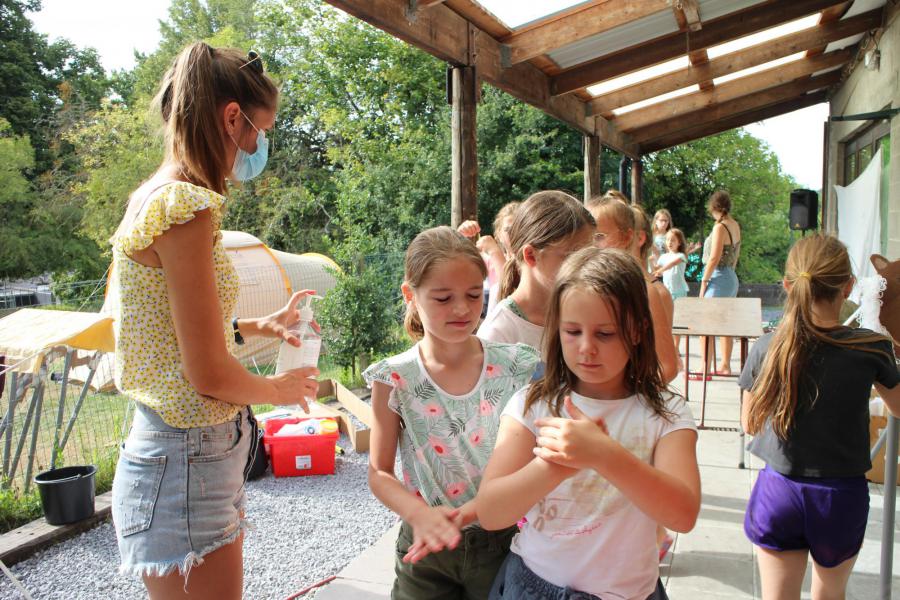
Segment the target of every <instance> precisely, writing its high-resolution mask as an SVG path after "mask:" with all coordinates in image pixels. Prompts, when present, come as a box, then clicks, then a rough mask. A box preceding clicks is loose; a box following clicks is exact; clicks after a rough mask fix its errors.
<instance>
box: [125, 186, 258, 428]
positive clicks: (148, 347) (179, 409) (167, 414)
mask: <svg viewBox="0 0 900 600" xmlns="http://www.w3.org/2000/svg"><path fill="white" fill-rule="evenodd" d="M224 203H225V197H224V196H222V195H220V194H217V193H215V192H213V191H211V190H208V189H206V188H203V187H200V186H197V185H193V184H190V183H186V182H181V181H178V182H173V183H169V184H166V185H164V186H162V187H160V188H159V189H157V190H156V191H154V192H152V193H151V194H150V195H149V196H148V197H147V201H146V206H144V207H143V208H142V209H141V211H140V212H139V214H138V215H137V217H136V218H135V219H134V222H133V223H132V224H131V225H130V226H129V227H128V229H127V230H126V231H123V232H119V234H118V235H117V236H116V237H115V238H114V239H113V240H112V242H113V267H112V272H111V273H110V281H109V293H110V294H112V295H113V296H114V297H115V298H117V301H116V302H114V303H113V306H114V307H115V308H114V314H113V318H114V319H115V320H114V324H113V329H114V331H115V335H116V354H115V357H116V362H115V364H116V371H115V380H116V387H117V388H118V389H119V391H120V392H122V393H123V394H125V395H126V396H128V397H129V398H132V399H133V400H136V401H137V402H140V403H141V404H144V405H145V406H148V407H149V408H152V409H153V410H155V411H156V412H158V413H159V415H160V416H161V417H162V419H163V421H165V422H166V424H167V425H171V426H172V427H179V428H188V427H205V426H208V425H218V424H220V423H225V422H227V421H230V420H231V419H233V418H234V417H235V416H236V415H237V413H238V411H240V409H241V407H240V406H238V405H236V404H229V403H227V402H221V401H219V400H215V399H213V398H209V397H207V396H203V395H202V394H200V393H199V392H198V391H197V390H196V389H194V387H193V386H192V385H191V384H190V382H189V381H188V380H187V377H185V375H184V365H183V363H182V360H181V351H180V350H179V348H178V339H177V338H176V337H175V322H174V320H173V318H172V311H171V309H170V308H169V294H168V290H167V288H166V277H165V273H164V272H163V270H162V269H161V268H156V267H148V266H145V265H142V264H141V263H138V262H136V261H134V260H132V259H131V258H130V255H131V254H133V253H134V252H137V251H138V250H143V249H145V248H147V247H148V246H150V244H152V243H153V240H154V239H155V238H156V237H157V236H159V235H162V233H163V232H164V231H166V230H167V229H169V228H170V227H171V226H172V225H177V224H182V223H187V222H188V221H190V220H192V219H193V218H194V216H195V215H196V213H197V212H199V211H201V210H209V212H210V215H211V217H212V223H213V231H214V232H215V235H214V236H212V237H210V240H209V243H210V245H211V246H212V256H213V263H214V267H215V276H216V292H217V295H218V298H219V307H220V308H221V311H222V336H223V337H224V338H225V344H226V345H227V347H228V350H229V351H230V352H231V353H232V354H233V353H234V350H235V346H234V335H233V333H232V325H231V317H232V312H233V310H234V305H235V303H236V302H237V296H238V288H239V286H240V281H239V280H238V276H237V272H236V271H235V269H234V266H233V265H232V264H231V259H230V258H228V255H227V254H226V253H225V248H224V246H223V245H222V234H221V232H220V231H219V227H220V225H221V222H222V207H223V204H224Z"/></svg>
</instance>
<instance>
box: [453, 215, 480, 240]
mask: <svg viewBox="0 0 900 600" xmlns="http://www.w3.org/2000/svg"><path fill="white" fill-rule="evenodd" d="M456 231H458V232H459V233H461V234H462V236H463V237H465V238H469V239H470V240H471V239H475V238H477V237H478V234H479V233H481V225H479V224H478V221H472V220H469V221H463V222H462V223H461V224H460V225H459V227H457V228H456Z"/></svg>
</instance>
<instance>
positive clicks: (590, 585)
mask: <svg viewBox="0 0 900 600" xmlns="http://www.w3.org/2000/svg"><path fill="white" fill-rule="evenodd" d="M650 320H651V317H650V308H649V305H648V300H647V285H646V283H645V281H644V276H643V273H642V270H641V268H640V266H639V265H638V263H637V262H636V261H635V259H634V258H633V257H631V256H629V255H627V254H626V253H624V252H621V251H617V250H599V249H596V248H587V249H584V250H581V251H580V252H578V253H577V254H575V255H573V256H572V257H571V258H569V259H568V260H567V261H566V262H565V264H564V265H563V267H562V269H561V271H560V274H559V278H558V279H557V281H556V286H555V288H554V291H553V294H552V297H551V300H550V306H549V309H548V313H547V336H546V346H545V352H546V361H547V363H546V373H545V376H544V378H543V379H541V380H539V381H537V382H536V383H534V384H532V385H530V386H529V387H528V388H526V389H524V390H522V391H520V392H518V393H517V394H516V395H514V396H513V398H512V399H511V400H510V402H509V404H508V405H507V407H506V410H505V411H504V413H503V418H502V419H501V423H500V433H499V434H498V438H497V445H496V447H495V448H494V453H493V455H492V456H491V460H490V462H489V463H488V466H487V469H486V470H485V473H484V477H483V479H482V484H481V489H480V490H479V492H478V497H477V498H476V510H477V514H478V519H479V520H480V522H481V525H482V526H483V527H485V528H487V529H500V528H504V527H508V526H509V525H511V524H513V523H515V522H516V521H518V520H519V519H520V518H521V517H522V516H523V515H525V516H526V520H527V522H526V523H525V525H524V526H523V527H522V529H521V531H520V532H519V533H518V534H517V535H516V537H515V538H514V539H513V542H512V547H511V550H512V552H511V553H510V555H509V556H508V557H507V559H506V561H505V562H504V566H503V567H502V568H501V570H500V573H498V575H497V579H496V580H495V582H494V587H493V588H492V590H491V596H490V597H491V598H515V599H517V600H519V599H526V600H527V599H538V598H568V597H569V595H570V594H572V593H573V592H575V591H578V592H581V593H582V594H588V595H589V596H586V597H589V598H592V597H594V596H599V597H601V598H627V599H635V600H644V599H654V600H656V599H660V598H665V597H666V595H665V591H664V590H663V588H662V584H661V583H660V581H659V563H658V557H657V547H656V524H657V523H659V524H661V525H663V526H665V527H667V528H669V529H673V530H675V531H680V532H687V531H690V530H691V529H692V528H693V526H694V523H695V521H696V519H697V513H698V512H699V510H700V475H699V472H698V468H697V458H696V452H695V446H696V442H697V433H696V428H695V425H694V420H693V417H692V415H691V412H690V409H689V408H688V406H687V404H686V403H685V402H684V400H683V399H682V398H680V397H677V396H674V395H673V394H672V393H670V392H668V391H667V389H666V386H665V384H664V383H663V379H662V375H661V373H660V366H659V362H658V361H657V358H656V352H655V350H654V347H655V346H654V339H653V328H652V327H650V326H649V325H650ZM580 597H583V596H579V598H580Z"/></svg>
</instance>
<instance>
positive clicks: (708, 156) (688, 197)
mask: <svg viewBox="0 0 900 600" xmlns="http://www.w3.org/2000/svg"><path fill="white" fill-rule="evenodd" d="M644 177H645V184H644V192H645V194H644V195H645V199H646V200H645V201H646V204H647V207H648V212H650V213H651V215H652V213H653V212H654V211H655V210H657V209H659V208H667V209H669V211H670V212H671V213H672V220H673V222H674V223H675V225H676V226H677V227H679V228H681V229H683V230H684V232H685V235H686V236H687V237H688V238H689V239H698V240H702V239H703V238H704V237H705V235H706V234H707V233H708V232H709V231H710V228H711V226H712V220H711V219H710V217H709V216H708V215H707V214H706V201H707V199H708V198H709V195H710V194H712V193H713V192H714V191H716V190H717V189H725V190H727V191H728V192H729V194H730V195H731V200H732V204H733V209H732V212H733V214H734V216H735V218H736V219H737V220H738V221H739V222H740V223H741V226H742V235H743V242H742V243H741V258H740V261H739V262H738V268H737V271H738V277H739V278H740V280H741V281H744V282H748V283H771V282H775V281H779V280H780V279H781V276H782V273H783V269H784V261H785V259H786V257H787V251H788V248H789V247H790V244H791V237H790V230H789V229H788V219H787V212H786V211H785V210H784V207H785V205H786V204H785V202H786V199H787V198H788V197H789V195H790V191H791V190H792V189H793V188H794V187H796V184H795V182H794V181H793V179H791V178H790V177H789V176H788V175H785V174H784V173H783V172H782V171H781V167H780V165H779V163H778V158H777V157H776V156H775V155H774V154H772V152H771V151H770V150H769V149H768V147H767V146H766V144H765V143H764V142H762V141H761V140H759V139H757V138H755V137H753V136H752V135H750V134H749V133H747V132H746V131H744V130H743V129H734V130H731V131H727V132H725V133H721V134H719V135H716V136H712V137H708V138H703V139H700V140H696V141H694V142H690V143H688V144H683V145H681V146H676V147H674V148H669V149H667V150H662V151H660V152H656V153H654V154H651V155H649V156H647V157H646V158H645V161H644Z"/></svg>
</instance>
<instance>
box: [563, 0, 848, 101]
mask: <svg viewBox="0 0 900 600" xmlns="http://www.w3.org/2000/svg"><path fill="white" fill-rule="evenodd" d="M836 4H839V1H838V0H791V1H790V2H782V1H778V2H766V3H764V4H759V5H755V6H751V7H750V8H747V9H745V10H742V11H738V12H734V13H730V14H728V15H725V16H722V17H719V18H718V19H714V20H712V21H706V22H704V23H703V28H702V29H701V30H699V31H697V32H692V33H690V34H685V33H681V32H678V33H673V34H670V35H667V36H663V37H660V38H656V39H654V40H650V41H648V42H646V43H643V44H640V45H637V46H631V47H629V48H625V49H623V50H620V51H619V52H615V53H613V54H609V55H606V56H601V57H599V58H597V59H594V60H592V61H589V62H586V63H584V64H581V65H579V66H577V67H572V68H570V69H566V70H565V71H563V72H561V73H559V74H558V75H556V76H554V77H553V80H552V86H551V87H552V92H553V93H554V94H568V93H570V92H574V91H575V90H578V89H580V88H583V87H585V86H588V85H591V84H594V83H598V82H601V81H605V80H607V79H611V78H613V77H617V76H619V75H624V74H626V73H631V72H632V71H637V70H639V69H643V68H645V67H649V66H652V65H655V64H658V63H661V62H664V61H666V60H670V59H673V58H677V57H678V56H682V55H684V54H685V52H686V51H696V50H701V49H706V48H709V47H711V46H715V45H718V44H722V43H724V42H727V41H730V40H733V39H736V38H739V37H743V36H745V35H749V34H751V33H756V32H757V31H761V30H763V29H768V28H770V27H774V26H776V25H780V24H782V23H786V22H788V21H793V20H795V19H798V18H801V17H805V16H807V15H810V14H813V13H815V12H817V11H820V10H823V9H825V8H828V7H830V6H834V5H836Z"/></svg>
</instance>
